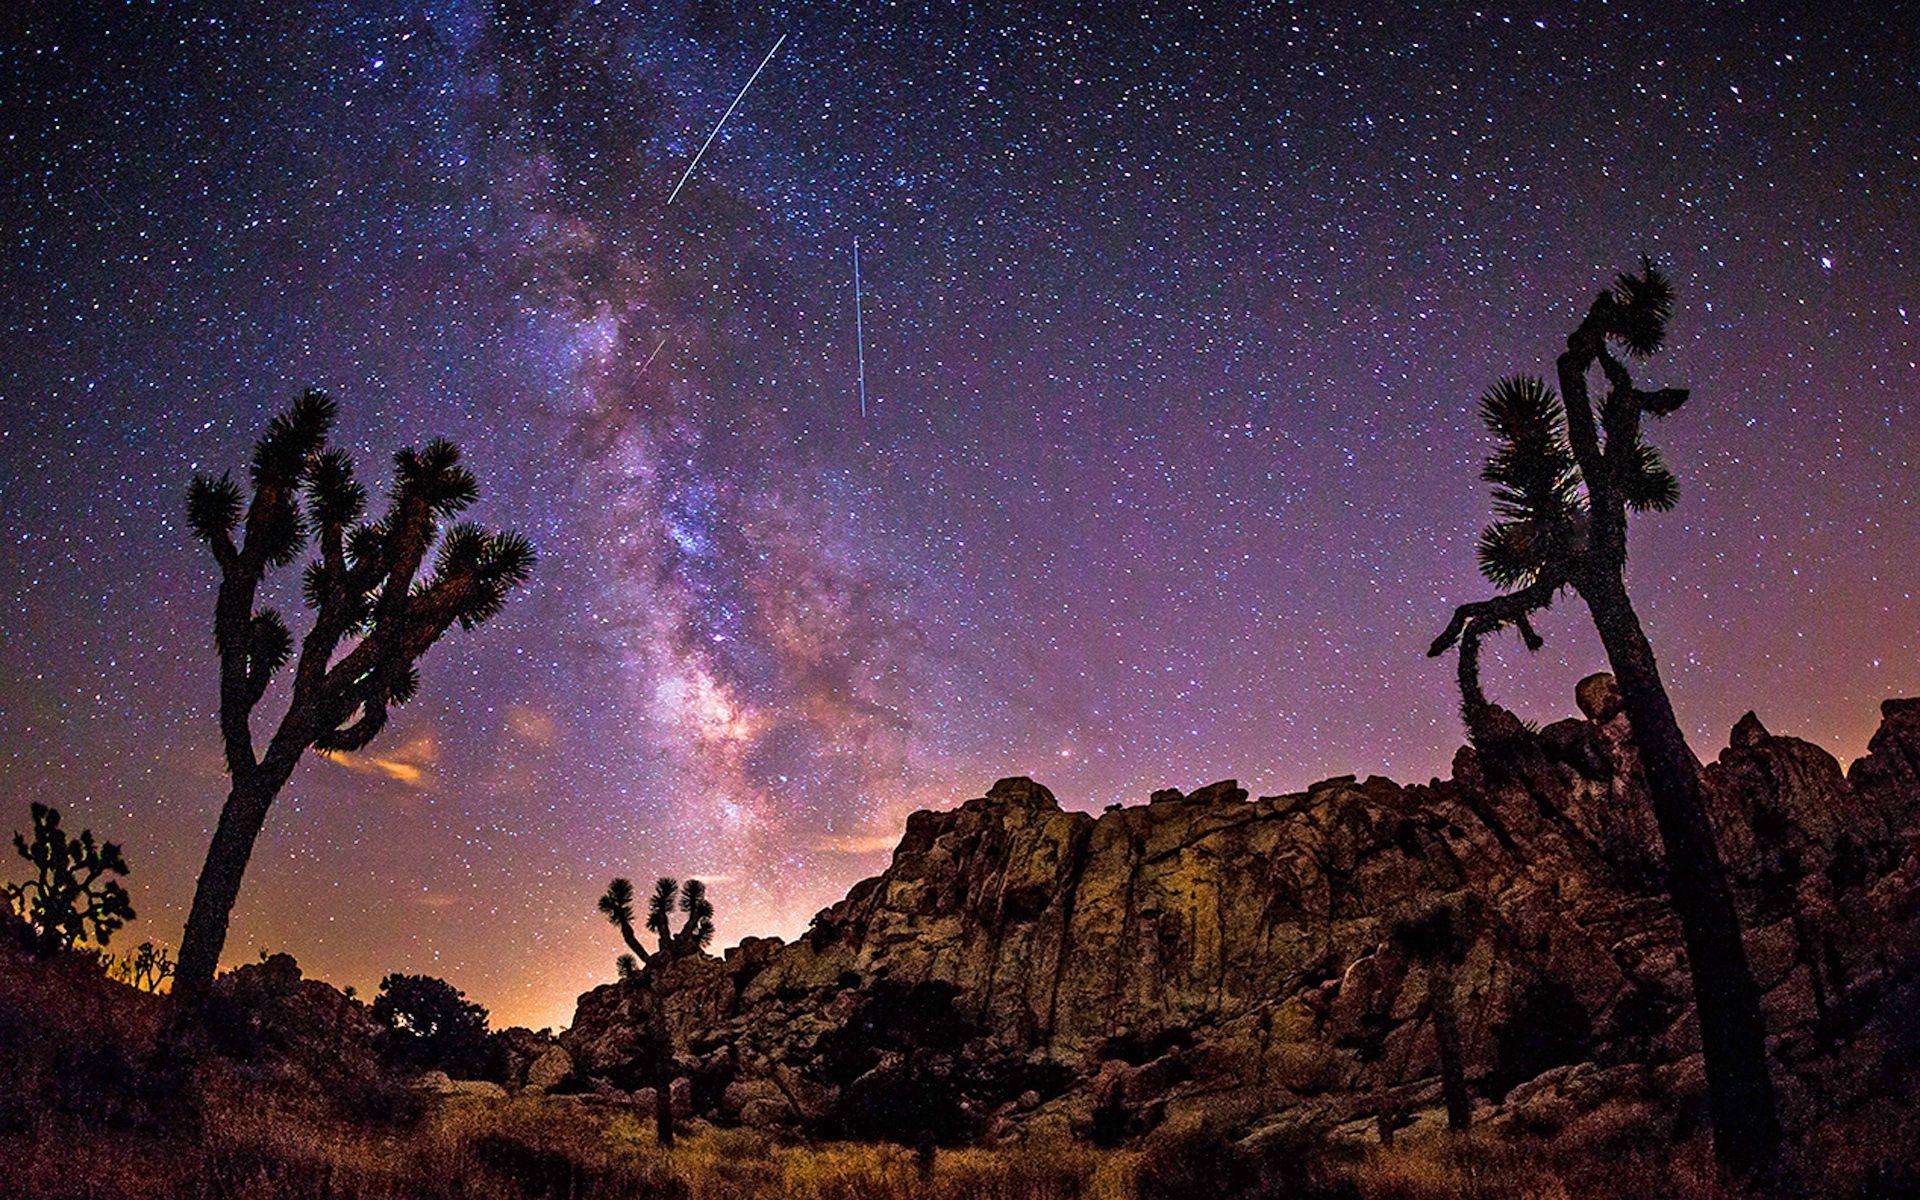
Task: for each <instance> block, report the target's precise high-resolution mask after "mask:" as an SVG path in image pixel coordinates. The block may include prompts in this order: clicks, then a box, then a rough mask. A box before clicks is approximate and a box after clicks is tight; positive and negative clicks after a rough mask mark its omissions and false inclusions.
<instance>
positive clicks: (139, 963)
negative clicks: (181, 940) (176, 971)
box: [107, 942, 174, 994]
mask: <svg viewBox="0 0 1920 1200" xmlns="http://www.w3.org/2000/svg"><path fill="white" fill-rule="evenodd" d="M173 967H174V963H173V955H172V954H171V953H170V952H169V951H168V950H167V948H166V947H165V946H156V945H154V944H153V943H152V942H141V943H140V944H139V945H138V946H135V947H134V948H133V949H132V950H130V951H128V952H127V953H125V954H122V955H119V956H117V957H116V958H114V960H113V962H112V963H111V964H110V965H109V966H108V968H107V974H108V975H109V976H111V977H112V978H114V979H118V980H119V981H120V982H121V983H124V984H126V985H127V986H128V987H134V988H139V989H140V990H141V991H143V992H154V993H156V994H157V993H159V992H162V991H165V990H166V987H167V983H168V981H169V980H171V979H172V978H173Z"/></svg>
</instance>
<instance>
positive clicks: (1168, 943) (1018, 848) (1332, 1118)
mask: <svg viewBox="0 0 1920 1200" xmlns="http://www.w3.org/2000/svg"><path fill="white" fill-rule="evenodd" d="M1611 684H1612V680H1611V679H1608V678H1605V677H1600V678H1589V679H1586V680H1583V681H1582V682H1581V685H1580V694H1579V702H1580V707H1581V709H1582V710H1583V711H1584V712H1585V713H1587V714H1588V716H1587V717H1586V718H1585V719H1578V718H1576V719H1572V720H1565V721H1560V722H1557V723H1555V724H1552V725H1549V726H1547V727H1546V728H1544V729H1542V730H1540V731H1539V732H1538V733H1537V734H1535V733H1525V734H1523V735H1521V736H1519V737H1517V738H1513V739H1503V740H1502V741H1501V744H1500V745H1499V746H1498V747H1497V748H1494V749H1492V750H1489V751H1488V752H1486V753H1482V752H1480V751H1476V750H1474V749H1472V748H1468V749H1463V750H1462V751H1460V752H1459V754H1458V755H1457V756H1456V757H1455V761H1454V769H1453V776H1452V778H1451V779H1448V780H1445V781H1438V780H1436V781H1434V782H1433V783H1432V784H1429V785H1422V786H1403V785H1400V784H1396V783H1393V782H1390V781H1387V780H1384V779H1367V780H1357V779H1354V778H1352V777H1343V778H1339V779H1332V780H1328V781H1326V782H1323V783H1320V784H1317V785H1315V786H1313V787H1312V788H1309V789H1308V790H1307V791H1305V792H1301V793H1296V794H1292V795H1285V796H1263V797H1259V798H1257V799H1253V798H1249V797H1248V795H1247V793H1246V791H1245V790H1243V789H1241V788H1240V787H1239V786H1238V785H1237V784H1236V783H1234V782H1233V781H1224V782H1221V783H1216V784H1212V785H1210V786H1208V787H1205V788H1202V789H1200V790H1199V791H1196V792H1193V793H1191V794H1182V793H1180V792H1178V791H1173V790H1163V791H1159V792H1155V793H1154V794H1153V796H1152V798H1151V802H1150V803H1148V804H1145V805H1140V806H1136V807H1118V808H1114V809H1110V810H1109V811H1107V812H1106V813H1104V814H1102V815H1100V816H1098V817H1095V816H1093V815H1090V814H1086V813H1081V812H1069V811H1063V810H1062V809H1061V808H1060V806H1059V804H1058V803H1057V802H1056V801H1055V799H1054V797H1053V795H1052V793H1050V792H1049V791H1048V790H1047V789H1046V788H1044V787H1042V786H1041V785H1039V784H1037V783H1035V782H1033V781H1032V780H1030V779H1003V780H1001V781H999V782H998V783H996V784H995V785H994V786H993V787H992V788H991V789H990V790H989V791H988V793H987V794H986V795H985V796H983V797H980V798H978V799H974V800H969V801H967V802H966V803H964V804H962V805H960V806H959V807H958V808H955V809H951V810H947V811H937V812H934V811H929V812H919V813H915V814H914V815H913V816H912V817H911V818H910V819H909V821H908V822H907V828H906V832H905V835H904V836H903V838H902V839H901V842H900V844H899V846H898V848H897V849H896V850H895V851H894V856H893V862H892V865H891V866H890V867H889V868H888V869H887V870H886V871H885V872H884V873H883V874H881V875H879V876H877V877H875V878H872V879H868V880H865V881H863V882H861V883H859V884H857V885H855V887H854V888H853V889H852V891H851V892H850V893H849V894H848V895H847V897H846V898H845V899H844V900H842V901H841V902H840V903H838V904H836V905H834V906H833V907H831V908H829V909H827V910H825V911H823V912H822V913H820V914H819V915H818V916H817V917H816V918H815V919H814V923H813V927H812V929H811V930H810V931H809V933H808V934H807V935H806V936H805V937H804V938H802V939H800V940H799V941H797V942H794V943H792V944H782V943H780V942H778V941H776V940H772V939H753V940H750V941H748V942H746V943H743V944H742V945H741V946H739V947H736V948H734V949H732V950H729V951H728V952H727V955H726V957H725V959H716V958H711V957H702V958H696V959H689V960H683V961H681V962H679V963H676V964H675V965H674V966H673V967H672V968H670V970H671V974H670V975H669V977H668V978H667V979H666V980H665V981H663V982H664V984H665V987H664V989H663V990H664V991H665V994H666V995H667V1001H666V1003H667V1010H668V1011H667V1019H668V1024H669V1026H670V1028H671V1030H672V1032H673V1038H674V1046H673V1052H674V1055H675V1072H674V1073H675V1075H676V1076H677V1077H678V1078H679V1079H682V1080H684V1081H685V1084H684V1087H685V1096H686V1108H687V1111H689V1112H691V1113H694V1114H696V1115H699V1116H703V1117H706V1118H709V1119H713V1120H716V1121H720V1122H735V1123H744V1124H749V1125H756V1126H783V1127H796V1128H807V1129H814V1130H838V1131H854V1132H856V1133H860V1132H868V1133H871V1132H876V1131H875V1130H874V1129H873V1128H872V1127H871V1126H872V1121H871V1118H873V1117H874V1115H875V1114H876V1113H879V1114H882V1115H884V1114H886V1113H889V1112H894V1111H896V1109H897V1107H898V1105H897V1102H896V1101H895V1100H890V1099H889V1097H898V1096H918V1097H926V1096H930V1095H939V1096H942V1097H946V1098H948V1099H950V1101H951V1103H950V1104H945V1102H944V1101H943V1104H945V1106H944V1107H941V1108H940V1112H941V1113H942V1114H943V1116H942V1121H941V1129H940V1131H939V1133H940V1136H943V1137H950V1138H951V1137H959V1136H986V1137H1012V1136H1020V1135H1023V1134H1026V1133H1030V1132H1034V1131H1037V1130H1040V1129H1047V1128H1052V1129H1064V1130H1066V1131H1069V1132H1071V1133H1074V1134H1076V1135H1079V1136H1086V1137H1093V1138H1097V1139H1108V1140H1112V1139H1121V1138H1126V1137H1129V1136H1133V1135H1137V1134H1140V1133H1144V1132H1146V1131H1148V1130H1151V1129H1153V1128H1154V1127H1156V1126H1158V1125H1160V1124H1162V1123H1163V1122H1168V1121H1175V1120H1189V1119H1201V1118H1205V1119H1207V1120H1209V1121H1213V1122H1220V1121H1223V1120H1225V1121H1229V1122H1237V1123H1240V1124H1242V1125H1245V1126H1253V1125H1258V1124H1261V1123H1265V1124H1268V1125H1271V1124H1275V1123H1315V1124H1323V1125H1329V1126H1343V1125H1344V1126H1347V1127H1349V1128H1362V1127H1364V1128H1368V1129H1371V1128H1372V1127H1373V1124H1374V1120H1375V1119H1376V1118H1382V1117H1384V1118H1386V1119H1387V1120H1394V1119H1396V1117H1399V1116H1405V1115H1407V1114H1413V1113H1416V1112H1419V1111H1421V1110H1426V1109H1431V1108H1432V1107H1433V1106H1435V1105H1437V1103H1438V1093H1439V1084H1438V1057H1437V1048H1436V1042H1435V1037H1434V1032H1433V1018H1432V1011H1431V1005H1430V1004H1429V1002H1428V982H1429V971H1428V964H1427V963H1425V962H1423V961H1419V960H1418V959H1417V958H1415V957H1414V956H1413V955H1412V954H1411V953H1410V952H1407V951H1404V950H1401V949H1399V948H1397V946H1398V943H1397V942H1396V939H1395V938H1393V937H1392V936H1391V933H1392V931H1393V929H1394V928H1395V926H1396V924H1397V923H1402V922H1405V921H1406V920H1407V919H1409V918H1412V917H1417V916H1419V915H1421V914H1423V913H1425V912H1428V911H1431V910H1432V909H1433V908H1434V907H1435V906H1436V905H1446V906H1448V907H1452V908H1455V909H1456V910H1458V911H1463V912H1464V911H1472V912H1475V913H1478V914H1481V915H1480V916H1479V917H1478V918H1477V919H1476V920H1474V921H1473V922H1472V923H1471V924H1469V925H1464V926H1463V928H1464V929H1465V930H1466V932H1464V933H1463V934H1462V935H1461V937H1462V944H1461V945H1460V946H1458V947H1457V961H1458V965H1457V966H1454V967H1453V968H1452V969H1451V975H1452V979H1453V988H1454V996H1455V1006H1456V1008H1457V1011H1458V1013H1459V1025H1460V1035H1461V1041H1462V1048H1463V1052H1464V1057H1465V1059H1466V1064H1467V1070H1468V1074H1469V1077H1470V1081H1471V1084H1472V1086H1473V1089H1474V1091H1475V1093H1476V1097H1477V1103H1478V1104H1479V1105H1481V1106H1482V1107H1485V1108H1490V1109H1498V1106H1500V1105H1501V1104H1502V1102H1504V1101H1509V1099H1510V1098H1511V1104H1510V1107H1511V1105H1528V1104H1535V1105H1544V1106H1553V1105H1558V1106H1561V1107H1566V1106H1568V1105H1574V1104H1576V1103H1583V1102H1584V1101H1583V1100H1581V1099H1580V1098H1582V1097H1591V1096H1593V1095H1598V1094H1600V1093H1602V1092H1604V1091H1605V1090H1606V1089H1607V1088H1609V1087H1617V1088H1622V1089H1629V1090H1631V1089H1639V1090H1641V1091H1645V1090H1647V1088H1648V1086H1649V1080H1650V1079H1651V1076H1650V1074H1649V1073H1650V1072H1665V1075H1664V1076H1662V1077H1661V1080H1660V1088H1661V1089H1664V1090H1665V1091H1666V1092H1673V1091H1674V1090H1675V1089H1676V1088H1678V1089H1679V1090H1680V1091H1681V1092H1683V1093H1684V1092H1685V1091H1686V1089H1687V1087H1688V1086H1689V1080H1691V1081H1693V1084H1692V1086H1694V1087H1697V1078H1698V1058H1697V1045H1696V1043H1697V1036H1696V1032H1695V1030H1694V1028H1693V1025H1692V1021H1691V1014H1690V1005H1689V985H1688V978H1687V975H1686V971H1685V963H1684V958H1683V955H1682V952H1681V950H1680V943H1679V936H1678V930H1677V926H1676V924H1675V922H1674V921H1673V919H1672V917H1671V915H1670V913H1669V912H1668V910H1667V907H1666V905H1665V903H1664V901H1663V899H1662V897H1661V895H1660V891H1661V888H1662V886H1663V885H1662V877H1663V869H1662V867H1661V855H1660V853H1659V844H1658V839H1657V835H1656V833H1655V830H1654V827H1653V821H1652V817H1651V813H1650V809H1649V806H1648V802H1647V798H1646V795H1645V791H1644V783H1643V781H1642V779H1641V774H1640V770H1639V766H1638V763H1637V762H1636V761H1635V758H1634V754H1633V751H1632V748H1631V744H1630V739H1629V737H1628V733H1627V730H1626V727H1625V720H1624V718H1623V717H1622V716H1621V714H1620V707H1619V704H1618V702H1617V701H1618V693H1617V689H1615V688H1613V687H1612V686H1611ZM1884 715H1885V723H1884V724H1883V726H1882V728H1881V730H1880V732H1879V733H1878V734H1877V735H1876V736H1875V738H1874V739H1873V743H1872V749H1871V752H1870V753H1869V754H1868V755H1867V756H1866V757H1865V758H1862V759H1861V760H1859V761H1858V762H1856V763H1854V764H1853V767H1852V769H1851V771H1850V772H1847V773H1843V772H1842V771H1841V769H1840V766H1839V764H1838V763H1837V762H1835V760H1834V759H1833V758H1832V756H1830V755H1828V754H1827V753H1826V752H1825V751H1823V750H1821V749H1820V748H1819V747H1817V746H1813V745H1811V744H1809V743H1807V742H1803V741H1800V740H1797V739H1794V738H1790V737H1778V736H1774V735H1772V734H1770V733H1768V732H1767V730H1766V729H1765V727H1764V726H1762V725H1761V723H1760V722H1759V720H1758V719H1757V718H1752V717H1751V716H1749V718H1748V719H1745V720H1743V721H1742V722H1741V724H1740V726H1739V728H1738V729H1737V730H1736V732H1735V736H1734V737H1733V739H1732V740H1733V745H1731V746H1730V747H1729V748H1728V749H1727V750H1724V751H1722V752H1721V754H1720V756H1719V758H1718V760H1717V761H1715V762H1713V763H1709V764H1707V765H1706V766H1705V767H1704V768H1703V778H1704V783H1705V790H1706V794H1707V797H1708V800H1709V803H1710V805H1711V816H1712V819H1713V822H1714V825H1715V828H1716V830H1717V831H1718V833H1719V836H1720V839H1721V846H1722V850H1723V854H1724V856H1725V858H1726V859H1727V861H1728V864H1729V868H1730V870H1731V871H1732V873H1733V875H1734V882H1735V889H1736V894H1737V898H1738V900H1739V903H1740V905H1741V907H1742V912H1743V915H1744V917H1745V918H1746V921H1747V929H1748V934H1749V947H1750V952H1751V955H1752V958H1753V962H1754V968H1755V971H1756V974H1757V975H1758V976H1759V981H1760V984H1761V986H1762V989H1763V990H1764V992H1765V1005H1766V1015H1767V1021H1768V1028H1769V1031H1770V1033H1771V1034H1772V1041H1773V1046H1774V1050H1775V1054H1776V1056H1777V1060H1778V1061H1777V1065H1776V1074H1777V1075H1778V1076H1779V1077H1780V1082H1781V1088H1782V1092H1783V1095H1784V1096H1785V1097H1786V1100H1787V1107H1788V1115H1789V1118H1790V1119H1791V1118H1792V1116H1793V1115H1794V1107H1795V1105H1796V1104H1804V1103H1805V1099H1804V1098H1805V1096H1807V1095H1809V1094H1818V1093H1819V1092H1820V1089H1823V1088H1826V1087H1829V1086H1831V1083H1832V1080H1831V1079H1830V1078H1828V1076H1830V1075H1831V1074H1832V1070H1831V1067H1830V1064H1831V1061H1832V1058H1833V1055H1832V1050H1833V1047H1834V1046H1835V1045H1836V1044H1837V1043H1838V1042H1839V1041H1842V1040H1844V1039H1845V1038H1847V1037H1848V1036H1852V1035H1855V1034H1857V1033H1858V1032H1859V1031H1860V1030H1861V1029H1862V1028H1864V1027H1865V1025H1866V1024H1868V1023H1869V1022H1871V1021H1872V1019H1873V1013H1874V1012H1875V1010H1876V1006H1877V1004H1878V999H1879V997H1880V996H1881V995H1882V994H1883V993H1884V992H1885V991H1886V990H1887V988H1888V987H1890V986H1891V985H1892V984H1893V982H1894V981H1896V980H1898V979H1900V978H1902V977H1903V975H1904V972H1906V970H1907V966H1908V958H1907V956H1908V954H1909V951H1908V949H1907V947H1908V944H1909V943H1910V941H1911V940H1912V939H1911V936H1910V930H1911V927H1912V926H1913V924H1914V922H1915V919H1916V918H1915V913H1914V909H1915V907H1916V905H1915V902H1914V900H1915V896H1914V889H1915V883H1916V881H1920V865H1916V862H1915V859H1914V852H1913V837H1912V835H1913V833H1914V830H1915V817H1916V808H1920V701H1889V702H1888V703H1887V705H1886V706H1885V709H1884ZM650 1004H651V1000H650V998H649V995H648V992H647V991H646V990H645V989H641V988H634V987H630V986H625V985H620V984H609V985H606V986H604V987H600V988H596V989H595V990H593V991H592V992H589V993H587V994H586V995H584V996H582V997H581V999H580V1003H579V1008H578V1011H577V1013H576V1016H575V1020H574V1024H573V1026H572V1028H571V1029H569V1030H568V1031H567V1032H566V1033H565V1034H563V1035H562V1038H561V1044H562V1045H563V1046H564V1047H565V1048H566V1051H567V1052H568V1054H569V1055H570V1056H571V1061H572V1065H573V1067H574V1068H575V1070H576V1071H577V1072H579V1074H580V1075H582V1076H585V1077H587V1078H589V1079H595V1080H599V1081H603V1082H605V1083H606V1084H608V1085H611V1086H614V1087H619V1088H635V1087H640V1086H643V1085H645V1084H647V1083H650V1082H651V1081H652V1078H653V1074H652V1072H653V1070H654V1063H655V1060H654V1059H653V1057H652V1055H653V1053H654V1050H653V1047H652V1045H651V1042H650V1040H649V1039H648V1038H647V1036H646V1030H647V1029H648V1028H649V1021H650V1009H649V1005H650ZM889 1012H895V1013H897V1012H913V1013H916V1014H919V1015H917V1016H916V1017H915V1018H914V1020H913V1021H912V1022H908V1023H907V1024H906V1025H904V1026H902V1025H901V1024H900V1023H899V1022H897V1021H896V1022H894V1024H893V1025H891V1026H890V1025H889V1024H888V1023H887V1021H886V1019H885V1014H886V1013H889ZM915 1028H921V1029H927V1030H931V1029H936V1028H937V1029H938V1030H940V1033H939V1034H938V1036H934V1035H933V1034H931V1033H929V1034H927V1035H926V1036H925V1037H924V1038H923V1039H922V1041H923V1043H924V1044H916V1043H915V1042H914V1040H913V1033H912V1030H913V1029H915ZM1822 1072H1826V1074H1825V1075H1823V1074H1822ZM1523 1085H1524V1086H1523ZM1656 1090H1659V1089H1656ZM679 1098H680V1096H679V1093H678V1092H677V1093H676V1101H678V1100H679ZM920 1107H922V1108H925V1107H927V1106H926V1105H922V1106H920ZM1483 1115H1484V1114H1483ZM1495 1115H1497V1113H1496V1114H1495ZM902 1119H905V1118H902ZM1407 1119H1411V1118H1410V1117H1407ZM863 1121H864V1122H865V1124H863V1123H862V1122H863ZM878 1132H881V1133H883V1134H884V1132H885V1131H884V1130H880V1131H878Z"/></svg>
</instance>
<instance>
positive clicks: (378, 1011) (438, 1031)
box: [373, 975, 488, 1076]
mask: <svg viewBox="0 0 1920 1200" xmlns="http://www.w3.org/2000/svg"><path fill="white" fill-rule="evenodd" d="M373 1019H374V1020H375V1021H377V1022H379V1023H380V1024H381V1025H383V1026H385V1027H386V1030H387V1032H386V1036H385V1039H384V1042H383V1046H382V1050H383V1055H382V1056H383V1057H384V1058H385V1059H386V1060H387V1062H388V1063H389V1064H391V1065H393V1066H395V1067H399V1068H401V1069H406V1070H419V1071H428V1070H441V1071H445V1072H446V1073H447V1074H449V1075H463V1076H478V1075H481V1074H483V1073H484V1072H485V1071H486V1069H487V1058H488V1054H487V1010H486V1009H484V1008H482V1007H480V1006H479V1005H478V1004H475V1003H474V1002H473V1001H471V1000H469V999H467V996H466V993H465V992H462V991H461V990H460V989H458V988H456V987H454V986H453V985H452V984H450V983H448V982H447V981H446V980H444V979H435V978H434V977H433V976H431V975H389V976H387V977H386V978H385V979H382V980H381V981H380V994H379V995H378V996H376V997H375V998H374V1001H373Z"/></svg>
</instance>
